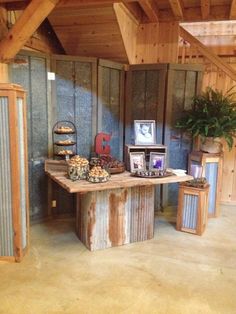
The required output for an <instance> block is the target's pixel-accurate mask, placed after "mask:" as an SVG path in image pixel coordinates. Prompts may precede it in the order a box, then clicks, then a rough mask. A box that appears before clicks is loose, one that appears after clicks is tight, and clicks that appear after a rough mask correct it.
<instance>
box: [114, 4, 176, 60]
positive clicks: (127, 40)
mask: <svg viewBox="0 0 236 314" xmlns="http://www.w3.org/2000/svg"><path fill="white" fill-rule="evenodd" d="M114 10H115V13H116V17H117V21H118V24H119V27H120V31H121V35H122V39H123V42H124V46H125V50H126V54H127V56H128V60H129V63H130V64H142V63H146V64H147V63H177V60H178V42H179V23H178V22H177V21H174V22H171V23H165V22H161V23H146V24H143V23H141V24H139V23H138V21H136V20H135V19H134V17H133V16H130V14H129V12H128V10H127V9H126V8H125V7H124V6H123V5H122V4H115V5H114Z"/></svg>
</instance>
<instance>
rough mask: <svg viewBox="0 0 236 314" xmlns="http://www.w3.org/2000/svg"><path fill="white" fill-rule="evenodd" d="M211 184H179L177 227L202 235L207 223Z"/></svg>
mask: <svg viewBox="0 0 236 314" xmlns="http://www.w3.org/2000/svg"><path fill="white" fill-rule="evenodd" d="M208 195H209V185H207V186H206V187H205V188H194V187H190V186H184V185H180V186H179V201H178V212H177V222H176V229H177V230H179V231H185V232H190V233H194V234H197V235H202V233H203V232H204V230H205V228H206V225H207V216H208Z"/></svg>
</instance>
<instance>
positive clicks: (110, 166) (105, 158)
mask: <svg viewBox="0 0 236 314" xmlns="http://www.w3.org/2000/svg"><path fill="white" fill-rule="evenodd" d="M89 164H90V166H100V167H102V168H105V169H106V170H107V171H108V172H109V173H110V174H116V173H122V172H124V171H125V165H124V163H123V162H122V161H119V160H118V159H116V158H115V157H112V156H111V155H99V157H93V158H91V160H90V163H89Z"/></svg>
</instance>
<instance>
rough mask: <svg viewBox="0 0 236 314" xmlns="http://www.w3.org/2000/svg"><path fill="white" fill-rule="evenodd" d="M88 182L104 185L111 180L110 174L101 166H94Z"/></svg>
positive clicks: (88, 176)
mask: <svg viewBox="0 0 236 314" xmlns="http://www.w3.org/2000/svg"><path fill="white" fill-rule="evenodd" d="M87 180H88V181H89V182H92V183H102V182H107V181H108V180H109V173H108V172H107V171H106V170H105V169H102V167H101V166H94V167H93V168H92V169H91V170H90V171H89V173H88V175H87Z"/></svg>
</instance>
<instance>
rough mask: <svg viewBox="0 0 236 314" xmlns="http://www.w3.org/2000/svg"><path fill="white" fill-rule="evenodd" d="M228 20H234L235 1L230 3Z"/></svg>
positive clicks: (235, 14) (235, 11)
mask: <svg viewBox="0 0 236 314" xmlns="http://www.w3.org/2000/svg"><path fill="white" fill-rule="evenodd" d="M229 19H230V20H235V19H236V0H232V1H231V6H230V13H229Z"/></svg>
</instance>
